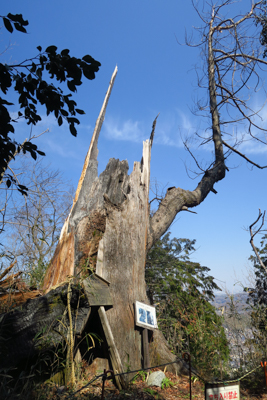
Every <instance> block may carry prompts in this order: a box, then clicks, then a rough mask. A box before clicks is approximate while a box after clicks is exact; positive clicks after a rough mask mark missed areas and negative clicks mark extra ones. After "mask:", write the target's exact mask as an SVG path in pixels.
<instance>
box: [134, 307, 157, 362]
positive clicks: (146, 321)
mask: <svg viewBox="0 0 267 400" xmlns="http://www.w3.org/2000/svg"><path fill="white" fill-rule="evenodd" d="M135 324H136V325H137V326H140V327H141V328H144V329H143V331H142V338H143V357H144V366H143V368H146V369H147V368H150V361H149V348H148V329H151V330H153V329H157V327H158V324H157V317H156V309H155V307H153V306H149V305H148V304H144V303H140V302H139V301H136V302H135Z"/></svg>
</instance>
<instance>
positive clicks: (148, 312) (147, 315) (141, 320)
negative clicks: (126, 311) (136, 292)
mask: <svg viewBox="0 0 267 400" xmlns="http://www.w3.org/2000/svg"><path fill="white" fill-rule="evenodd" d="M135 323H136V325H137V326H141V327H142V328H146V329H157V327H158V324H157V317H156V309H155V307H153V306H149V305H147V304H144V303H140V302H139V301H136V302H135Z"/></svg>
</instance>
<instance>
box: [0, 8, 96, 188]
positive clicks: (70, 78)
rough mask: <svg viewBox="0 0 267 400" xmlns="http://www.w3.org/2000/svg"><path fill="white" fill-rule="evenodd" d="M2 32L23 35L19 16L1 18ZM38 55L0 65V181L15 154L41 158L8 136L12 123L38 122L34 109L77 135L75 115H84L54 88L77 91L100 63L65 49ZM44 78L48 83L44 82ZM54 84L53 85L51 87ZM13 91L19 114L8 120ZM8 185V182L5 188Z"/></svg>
mask: <svg viewBox="0 0 267 400" xmlns="http://www.w3.org/2000/svg"><path fill="white" fill-rule="evenodd" d="M2 19H3V22H4V26H5V28H6V29H7V30H8V31H9V32H11V33H12V32H13V30H14V28H15V29H16V30H18V31H20V32H25V33H26V29H25V26H27V25H28V21H25V20H24V19H23V17H22V15H21V14H16V15H13V14H10V13H9V14H8V15H7V16H5V17H3V16H2ZM37 50H38V54H36V55H35V56H34V57H32V58H31V59H27V60H24V61H22V62H21V63H19V64H17V65H12V66H10V65H7V64H2V63H0V92H2V96H1V97H0V117H1V130H0V177H1V180H2V178H3V174H4V173H5V171H6V169H7V166H8V163H9V162H10V160H11V159H12V158H14V157H15V155H16V154H17V153H19V152H23V153H24V154H25V153H26V152H28V153H30V155H31V156H32V157H33V158H34V159H36V158H37V154H39V155H42V156H43V155H45V154H44V153H43V152H42V151H40V150H38V149H37V146H36V145H34V144H33V143H32V142H30V141H28V142H25V143H23V144H22V145H21V144H19V143H17V142H16V141H15V140H14V139H13V138H11V137H10V134H12V133H15V128H14V126H15V123H16V122H17V121H18V119H20V118H24V119H25V120H26V121H27V124H28V125H36V124H37V123H38V122H39V121H41V116H40V114H39V112H38V111H37V106H38V105H42V106H44V107H45V109H46V114H47V115H49V114H50V113H54V115H55V117H56V119H57V122H58V125H59V126H61V125H62V124H63V120H65V121H66V122H67V123H68V125H69V130H70V132H71V134H72V135H74V136H76V135H77V129H76V126H77V125H78V124H79V123H80V121H79V119H78V118H77V114H78V115H81V114H84V111H83V110H81V109H80V108H77V103H76V102H75V101H74V100H73V99H72V94H71V93H68V94H65V93H64V92H63V90H62V89H61V87H59V86H57V85H58V84H62V82H65V83H66V84H67V87H68V89H69V91H70V92H76V91H77V87H78V86H80V85H81V84H82V77H85V78H86V79H89V80H93V79H95V73H96V72H97V71H98V70H99V67H100V65H101V64H100V62H98V61H96V60H95V59H94V58H93V57H91V56H90V55H85V56H84V57H83V58H82V59H80V58H76V57H72V56H71V55H70V54H69V50H68V49H64V50H62V51H61V52H59V51H58V49H57V47H56V46H54V45H52V46H49V47H47V48H46V49H45V50H43V49H42V47H41V46H38V47H37ZM47 74H48V75H49V79H47ZM55 82H56V83H57V85H56V84H55ZM11 89H13V90H14V91H15V93H16V94H17V96H18V103H19V106H20V111H18V114H17V117H15V118H14V117H11V114H10V112H9V110H8V106H12V105H13V103H10V102H9V101H7V100H6V98H5V97H6V96H7V95H8V91H9V90H11ZM9 183H12V181H11V180H10V179H9V181H8V182H7V184H9Z"/></svg>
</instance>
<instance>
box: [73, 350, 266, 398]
mask: <svg viewBox="0 0 267 400" xmlns="http://www.w3.org/2000/svg"><path fill="white" fill-rule="evenodd" d="M178 362H183V365H184V366H185V367H186V368H187V369H188V371H189V367H188V366H187V365H186V364H187V363H186V361H185V360H183V359H181V358H180V357H177V360H176V361H172V362H169V363H165V364H160V365H155V366H153V367H148V368H142V369H137V370H133V371H127V372H121V373H118V374H114V375H113V376H112V377H114V378H115V376H121V375H128V374H134V373H138V372H141V371H147V370H150V369H153V368H160V367H165V366H167V365H171V364H177V363H178ZM260 367H261V365H259V366H258V367H256V368H254V369H253V370H251V371H249V372H247V373H246V374H245V375H243V376H242V377H241V378H236V379H233V380H229V381H224V380H220V379H218V380H217V379H216V383H223V384H228V383H233V382H238V381H241V380H242V379H244V378H245V377H246V376H248V375H250V374H252V373H253V372H255V371H256V370H257V369H259V368H260ZM191 372H192V374H193V375H195V376H197V377H198V378H199V379H200V380H201V381H202V382H204V383H211V382H207V381H206V380H205V379H203V378H202V377H201V376H200V375H198V374H197V373H196V372H195V371H191ZM106 376H107V374H105V373H103V374H101V375H97V376H95V377H94V378H93V379H91V380H90V381H89V382H88V383H87V384H86V385H85V386H83V387H82V388H80V389H79V390H77V391H76V392H74V393H72V394H71V396H69V398H71V397H73V396H75V395H76V394H77V393H79V392H81V391H82V390H83V389H86V388H87V387H88V386H89V385H91V384H92V383H93V382H95V381H96V380H97V379H99V378H102V377H106ZM106 379H107V378H106ZM132 379H134V378H132ZM212 383H214V382H212Z"/></svg>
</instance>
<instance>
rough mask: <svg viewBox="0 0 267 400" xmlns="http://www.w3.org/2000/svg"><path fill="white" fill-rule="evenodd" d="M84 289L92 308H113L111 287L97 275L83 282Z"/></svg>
mask: <svg viewBox="0 0 267 400" xmlns="http://www.w3.org/2000/svg"><path fill="white" fill-rule="evenodd" d="M83 288H84V291H85V294H86V297H87V299H88V302H89V305H90V306H112V305H113V301H112V298H111V295H110V291H109V285H108V284H107V283H106V282H104V281H103V280H102V279H99V278H98V277H97V276H95V275H91V276H90V277H88V278H86V279H84V280H83Z"/></svg>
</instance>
